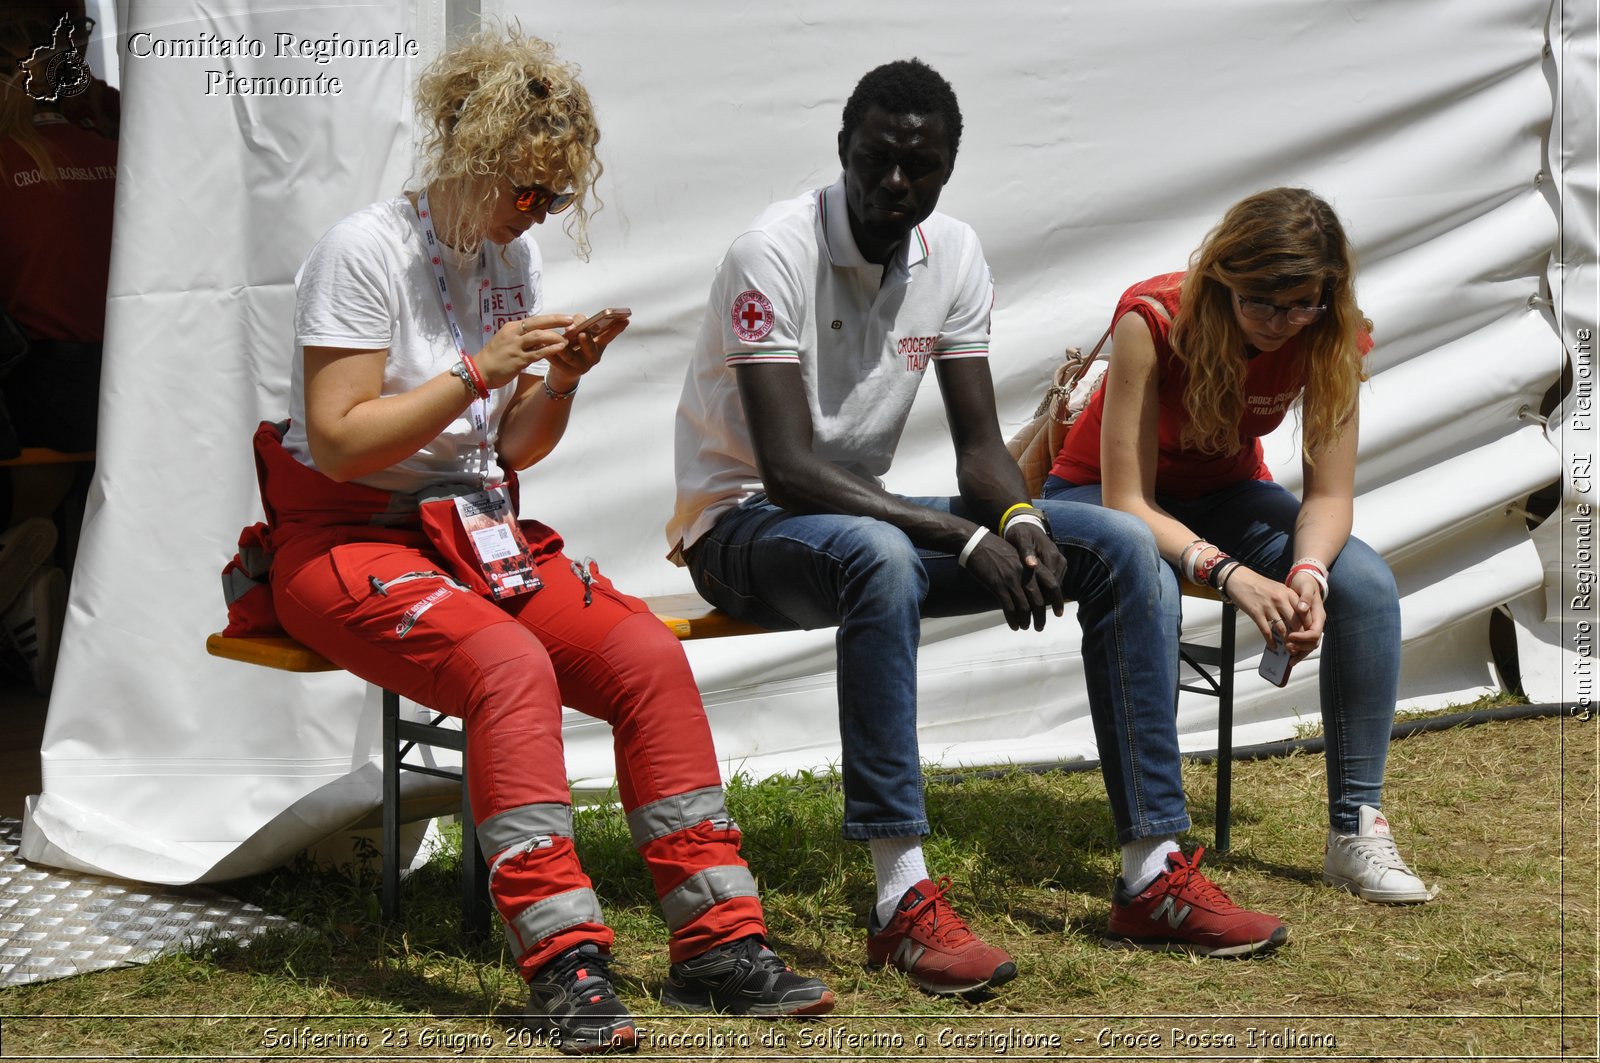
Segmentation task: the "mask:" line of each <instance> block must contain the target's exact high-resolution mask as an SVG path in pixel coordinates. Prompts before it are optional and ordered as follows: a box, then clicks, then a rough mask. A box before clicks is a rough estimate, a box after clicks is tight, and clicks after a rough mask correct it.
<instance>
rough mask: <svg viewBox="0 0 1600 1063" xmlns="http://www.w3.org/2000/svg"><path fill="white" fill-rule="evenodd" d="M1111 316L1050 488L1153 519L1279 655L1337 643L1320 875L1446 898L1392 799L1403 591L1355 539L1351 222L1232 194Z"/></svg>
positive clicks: (1358, 377)
mask: <svg viewBox="0 0 1600 1063" xmlns="http://www.w3.org/2000/svg"><path fill="white" fill-rule="evenodd" d="M1152 301H1154V302H1155V303H1159V306H1160V309H1158V308H1157V307H1156V306H1155V305H1153V303H1152ZM1113 320H1114V322H1115V326H1114V331H1113V341H1112V348H1113V351H1114V354H1113V356H1112V358H1111V363H1110V367H1109V368H1108V370H1107V372H1106V376H1105V383H1104V386H1103V387H1102V388H1101V390H1100V391H1099V392H1097V393H1096V394H1095V395H1094V397H1093V398H1092V400H1091V401H1090V403H1089V405H1088V406H1087V407H1086V409H1085V410H1084V413H1083V416H1082V417H1080V418H1079V419H1078V420H1077V421H1076V422H1075V423H1074V424H1073V426H1072V428H1071V430H1070V431H1069V432H1068V434H1067V437H1066V439H1065V440H1064V442H1063V443H1062V448H1061V452H1060V454H1059V455H1058V457H1057V459H1056V462H1055V465H1054V467H1053V468H1052V470H1051V475H1050V477H1049V478H1047V479H1046V480H1045V488H1044V493H1045V496H1046V497H1047V498H1052V499H1060V500H1063V501H1073V502H1092V503H1100V504H1103V505H1106V506H1109V507H1111V508H1112V509H1116V510H1119V511H1122V512H1124V513H1130V514H1133V515H1134V516H1136V517H1138V518H1139V519H1140V520H1142V521H1143V522H1144V523H1145V525H1147V526H1148V527H1149V529H1150V530H1151V532H1153V533H1154V535H1155V539H1156V544H1157V546H1158V547H1159V549H1160V551H1161V556H1162V557H1163V558H1164V559H1165V560H1166V561H1167V563H1168V567H1166V568H1164V570H1163V582H1164V583H1166V584H1168V585H1171V586H1174V587H1175V586H1176V580H1177V579H1179V578H1183V579H1187V580H1189V581H1191V582H1193V583H1196V584H1202V585H1206V586H1209V587H1211V588H1213V589H1215V590H1217V591H1219V592H1220V593H1221V594H1222V595H1223V597H1224V598H1225V599H1226V600H1229V601H1232V602H1233V603H1234V604H1235V605H1236V606H1238V608H1239V609H1240V611H1242V612H1243V613H1244V614H1245V615H1246V616H1248V617H1249V618H1250V619H1251V621H1253V622H1254V623H1255V625H1256V628H1257V630H1258V631H1260V633H1261V637H1262V638H1263V639H1264V640H1265V641H1266V644H1267V651H1268V653H1269V654H1273V653H1275V654H1276V655H1277V659H1278V660H1279V661H1280V662H1281V664H1280V667H1281V668H1283V669H1287V668H1288V667H1291V666H1292V665H1293V663H1294V662H1295V661H1298V660H1300V659H1302V658H1304V657H1305V656H1306V654H1308V653H1310V652H1311V651H1312V650H1314V649H1316V648H1317V647H1318V646H1321V647H1322V668H1321V671H1320V675H1319V682H1320V689H1321V702H1322V723H1323V728H1324V731H1325V733H1326V736H1327V742H1326V749H1327V753H1326V757H1327V769H1328V837H1327V848H1326V854H1325V856H1324V859H1323V866H1322V878H1323V881H1324V882H1326V883H1327V884H1328V885H1332V886H1338V887H1340V888H1342V889H1345V890H1348V891H1349V892H1351V893H1353V894H1355V895H1356V896H1358V897H1360V898H1362V899H1363V900H1367V901H1372V902H1375V903H1380V904H1410V903H1418V902H1423V901H1428V900H1431V899H1432V898H1433V897H1434V895H1435V894H1436V892H1437V890H1436V889H1431V890H1430V889H1429V888H1428V887H1427V886H1425V885H1424V884H1423V881H1422V879H1421V878H1419V877H1418V876H1417V875H1416V874H1415V873H1414V872H1413V871H1412V870H1411V869H1410V868H1409V867H1408V866H1407V865H1406V862H1405V861H1404V860H1403V859H1402V858H1401V856H1400V853H1399V850H1398V849H1397V848H1396V846H1395V842H1394V836H1393V833H1392V831H1391V830H1390V826H1389V822H1388V820H1387V818H1386V817H1385V816H1384V815H1383V813H1382V812H1381V811H1379V809H1380V808H1381V807H1382V804H1381V802H1382V792H1383V775H1384V760H1385V757H1386V756H1387V754H1388V749H1389V735H1390V731H1391V729H1392V727H1393V724H1394V710H1395V699H1396V697H1397V696H1398V690H1399V681H1400V600H1399V592H1398V591H1397V590H1396V587H1395V582H1394V576H1393V575H1392V574H1391V573H1390V571H1389V567H1388V566H1387V565H1386V564H1384V561H1383V559H1382V558H1381V557H1379V556H1378V555H1377V553H1376V552H1374V551H1373V550H1372V548H1371V547H1369V546H1368V545H1367V544H1366V543H1364V542H1362V541H1361V540H1360V539H1357V538H1354V537H1353V536H1352V535H1351V534H1350V528H1351V524H1352V520H1353V512H1354V497H1355V468H1356V440H1357V434H1358V432H1357V422H1358V408H1357V402H1356V397H1357V389H1358V388H1359V386H1360V384H1361V382H1362V381H1363V380H1365V379H1366V378H1367V374H1366V370H1365V368H1364V361H1363V360H1364V358H1365V356H1366V354H1367V352H1368V351H1370V350H1371V348H1372V339H1371V332H1372V323H1371V322H1370V321H1368V320H1367V319H1366V317H1365V316H1364V315H1363V314H1362V313H1361V309H1360V307H1358V306H1357V305H1356V295H1355V264H1354V260H1353V255H1352V252H1351V248H1350V242H1349V239H1348V238H1347V237H1346V235H1345V231H1344V226H1343V225H1342V224H1341V223H1340V221H1339V218H1338V216H1337V215H1336V214H1335V213H1334V211H1333V208H1332V207H1330V206H1329V205H1328V204H1327V202H1326V201H1324V200H1323V199H1321V198H1319V197H1318V196H1316V195H1315V194H1313V193H1311V192H1308V191H1306V190H1304V189H1299V188H1274V189H1269V190H1267V191H1265V192H1258V193H1256V194H1255V195H1252V196H1249V197H1247V198H1245V199H1243V200H1241V201H1240V202H1238V203H1236V204H1234V205H1233V206H1232V207H1231V208H1229V210H1228V212H1227V213H1226V214H1225V215H1224V216H1223V219H1222V221H1221V223H1220V224H1219V225H1218V226H1217V227H1216V228H1215V229H1213V230H1212V231H1211V233H1210V234H1209V235H1208V236H1207V237H1206V239H1205V242H1204V243H1202V244H1201V246H1200V248H1199V250H1197V251H1196V252H1195V253H1194V255H1193V257H1192V258H1191V260H1190V263H1189V269H1188V271H1187V272H1185V273H1168V274H1164V275H1162V276H1159V277H1153V278H1151V279H1149V280H1146V281H1141V282H1139V283H1138V284H1135V285H1133V286H1132V287H1130V288H1129V289H1128V290H1127V291H1126V292H1125V293H1124V294H1123V296H1122V299H1121V301H1120V302H1119V303H1118V304H1117V309H1116V314H1115V317H1114V319H1113ZM1295 403H1299V404H1300V417H1301V422H1302V432H1301V436H1302V446H1301V453H1302V461H1303V467H1304V470H1305V488H1304V491H1303V492H1302V495H1303V497H1302V498H1300V499H1296V498H1295V497H1294V496H1293V495H1291V494H1290V493H1289V492H1288V491H1286V490H1285V489H1284V488H1282V487H1280V486H1279V485H1278V484H1276V483H1274V482H1273V481H1272V476H1271V474H1270V473H1269V472H1268V470H1267V466H1266V464H1265V462H1264V461H1263V459H1262V449H1261V437H1262V436H1264V435H1266V434H1267V433H1268V432H1271V431H1272V430H1273V429H1274V428H1276V427H1277V426H1278V425H1279V424H1280V423H1281V422H1282V421H1283V419H1284V417H1285V415H1286V413H1287V411H1288V410H1289V408H1290V406H1292V405H1294V404H1295ZM1284 678H1285V679H1286V678H1287V671H1286V670H1285V671H1284Z"/></svg>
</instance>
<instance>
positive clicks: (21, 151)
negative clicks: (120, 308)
mask: <svg viewBox="0 0 1600 1063" xmlns="http://www.w3.org/2000/svg"><path fill="white" fill-rule="evenodd" d="M41 119H42V120H41ZM35 129H36V130H37V131H38V133H39V135H40V137H42V138H43V139H44V142H45V145H46V146H47V148H48V150H49V152H50V156H51V158H52V159H53V160H54V161H55V164H56V170H57V176H58V181H57V183H55V184H51V183H50V182H49V181H46V180H45V179H44V175H43V174H42V173H41V172H40V168H39V164H38V163H37V162H35V161H34V158H33V156H32V155H30V154H28V152H27V150H26V149H25V148H23V146H22V145H21V144H19V143H17V142H16V141H15V140H11V139H7V140H5V141H3V142H0V233H3V234H4V237H5V253H4V254H0V306H3V307H4V308H5V310H6V312H7V313H8V314H10V315H11V316H12V318H13V319H15V321H16V322H17V324H18V325H19V326H21V328H22V331H23V332H24V333H26V334H27V335H28V336H29V337H31V338H33V339H46V340H77V341H80V342H86V343H99V342H100V341H101V340H102V339H104V336H105V324H106V283H107V276H108V273H109V271H110V266H111V211H112V201H113V196H114V192H115V189H116V177H117V142H116V141H114V140H107V139H106V138H105V137H103V136H100V135H99V134H98V133H92V132H90V131H89V130H87V129H83V128H82V127H80V126H77V125H73V124H72V123H70V122H68V121H66V120H65V119H62V118H60V117H59V116H56V115H41V116H39V118H38V119H35Z"/></svg>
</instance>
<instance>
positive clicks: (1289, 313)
mask: <svg viewBox="0 0 1600 1063" xmlns="http://www.w3.org/2000/svg"><path fill="white" fill-rule="evenodd" d="M1233 297H1234V298H1235V299H1237V300H1239V313H1241V314H1243V315H1244V316H1245V317H1247V318H1249V319H1250V320H1251V321H1271V320H1272V319H1273V318H1275V317H1277V316H1278V315H1279V314H1282V315H1284V317H1286V318H1287V319H1288V321H1289V324H1291V325H1309V324H1311V323H1312V322H1313V321H1315V320H1316V319H1317V318H1319V317H1321V316H1322V312H1323V311H1324V310H1326V309H1328V308H1327V306H1279V305H1278V304H1277V303H1269V302H1268V301H1267V300H1265V299H1253V298H1251V297H1250V296H1247V295H1240V294H1239V293H1238V292H1234V293H1233Z"/></svg>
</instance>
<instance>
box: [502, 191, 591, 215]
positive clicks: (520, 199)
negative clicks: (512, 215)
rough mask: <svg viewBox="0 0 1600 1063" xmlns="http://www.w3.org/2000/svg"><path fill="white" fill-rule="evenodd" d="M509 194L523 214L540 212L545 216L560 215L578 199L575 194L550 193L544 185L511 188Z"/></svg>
mask: <svg viewBox="0 0 1600 1063" xmlns="http://www.w3.org/2000/svg"><path fill="white" fill-rule="evenodd" d="M511 194H512V195H514V196H516V197H517V198H516V207H517V209H518V210H520V211H521V212H522V213H524V214H533V213H535V212H536V211H541V210H542V211H544V212H545V213H546V214H560V213H561V212H562V211H564V210H566V209H567V208H568V207H570V206H572V201H573V200H574V199H577V198H578V196H577V193H576V192H552V191H550V190H549V189H548V188H546V187H545V186H544V185H528V186H526V187H524V188H513V189H512V190H511Z"/></svg>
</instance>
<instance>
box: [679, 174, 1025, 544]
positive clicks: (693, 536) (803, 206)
mask: <svg viewBox="0 0 1600 1063" xmlns="http://www.w3.org/2000/svg"><path fill="white" fill-rule="evenodd" d="M993 305H994V283H993V281H992V280H991V279H990V276H989V265H988V263H987V262H985V261H984V258H983V248H982V247H980V246H979V244H978V237H977V234H976V233H974V232H973V231H972V229H971V227H970V226H968V225H966V224H964V223H962V222H959V221H956V220H955V219H954V218H950V217H947V216H946V215H943V214H938V213H935V214H932V215H930V216H929V217H928V219H927V220H926V221H924V222H923V223H922V224H921V225H919V226H917V228H916V229H915V230H914V231H913V232H912V233H911V235H910V236H909V237H908V238H907V240H906V243H905V253H904V256H903V257H897V258H896V259H895V261H893V262H891V263H890V264H889V265H888V266H878V265H875V264H874V263H871V262H868V261H867V260H866V259H865V258H863V257H862V256H861V252H860V250H859V249H858V248H857V247H856V242H855V238H854V237H853V236H852V235H851V233H850V221H849V215H848V214H847V212H846V209H845V198H844V179H843V178H842V177H841V178H840V179H839V180H838V181H836V182H835V183H834V184H833V185H831V186H830V187H828V188H825V189H820V190H817V191H814V192H808V193H806V194H805V195H803V196H800V197H798V198H795V199H791V200H786V201H784V202H782V203H775V204H773V205H772V206H770V207H768V208H767V209H766V210H765V211H764V212H763V213H762V214H761V215H760V216H759V217H758V218H756V220H755V221H754V222H752V223H751V225H750V227H749V228H748V229H747V230H745V232H743V233H741V234H740V235H739V237H738V239H736V240H734V242H733V246H732V247H730V248H729V249H728V253H727V254H726V255H725V256H723V259H722V264H721V265H720V266H718V267H717V273H716V277H715V278H714V279H713V280H712V282H711V296H710V299H709V301H708V303H707V304H706V313H705V320H704V322H703V323H702V325H701V328H700V341H699V345H698V349H697V350H696V352H695V356H694V360H693V362H692V363H691V364H690V366H689V371H688V374H687V377H686V378H685V380H684V383H683V394H682V396H681V397H680V398H679V400H678V417H677V427H676V432H675V440H674V443H675V456H676V467H677V482H678V498H677V505H676V508H675V512H674V513H673V515H672V520H671V521H670V522H669V523H668V525H667V542H668V543H669V544H670V545H671V546H673V547H676V546H677V545H678V544H679V543H680V542H681V543H682V544H683V545H685V546H689V545H693V544H694V543H695V541H697V540H698V539H699V538H700V537H701V536H702V535H704V534H705V533H706V532H707V531H709V530H711V526H712V525H713V524H715V523H716V522H717V518H719V517H720V516H722V515H723V514H724V513H726V512H727V511H728V510H730V509H732V508H734V507H735V506H737V505H738V504H739V503H740V502H742V501H743V500H744V499H746V498H748V497H749V496H750V495H752V494H754V493H755V492H757V491H760V490H762V486H761V476H760V474H759V473H758V472H757V470H756V460H755V451H754V449H753V448H752V446H751V443H750V426H749V423H748V422H747V421H746V420H745V413H744V405H743V403H742V402H740V399H739V389H738V385H737V383H736V382H735V379H734V370H735V367H737V366H740V365H749V364H751V363H756V362H794V363H798V364H799V366H800V376H801V379H802V380H803V381H804V382H805V401H806V405H807V406H809V407H810V409H811V426H812V432H813V436H812V450H813V451H814V452H815V454H816V455H817V457H819V458H821V459H823V460H825V461H829V462H832V463H833V464H834V465H837V466H838V467H839V468H841V469H844V470H846V471H847V472H851V473H854V474H855V475H857V476H860V477H862V478H864V479H868V480H873V481H877V482H881V480H880V479H879V478H880V477H881V476H882V475H883V474H884V473H885V472H887V471H888V469H889V464H890V462H891V461H892V460H893V458H894V451H895V447H896V446H897V445H898V444H899V442H900V434H901V432H902V431H904V429H905V424H906V418H907V417H908V416H909V415H910V413H911V403H912V400H914V399H915V398H916V394H917V387H918V385H919V384H920V383H921V381H922V375H923V373H924V371H925V370H926V369H927V368H928V363H929V362H930V361H932V360H934V359H944V358H986V357H988V355H989V314H990V310H991V309H992V308H993ZM795 398H796V401H798V400H799V398H800V396H798V395H797V396H795ZM675 559H676V558H675ZM680 563H681V562H680Z"/></svg>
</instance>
